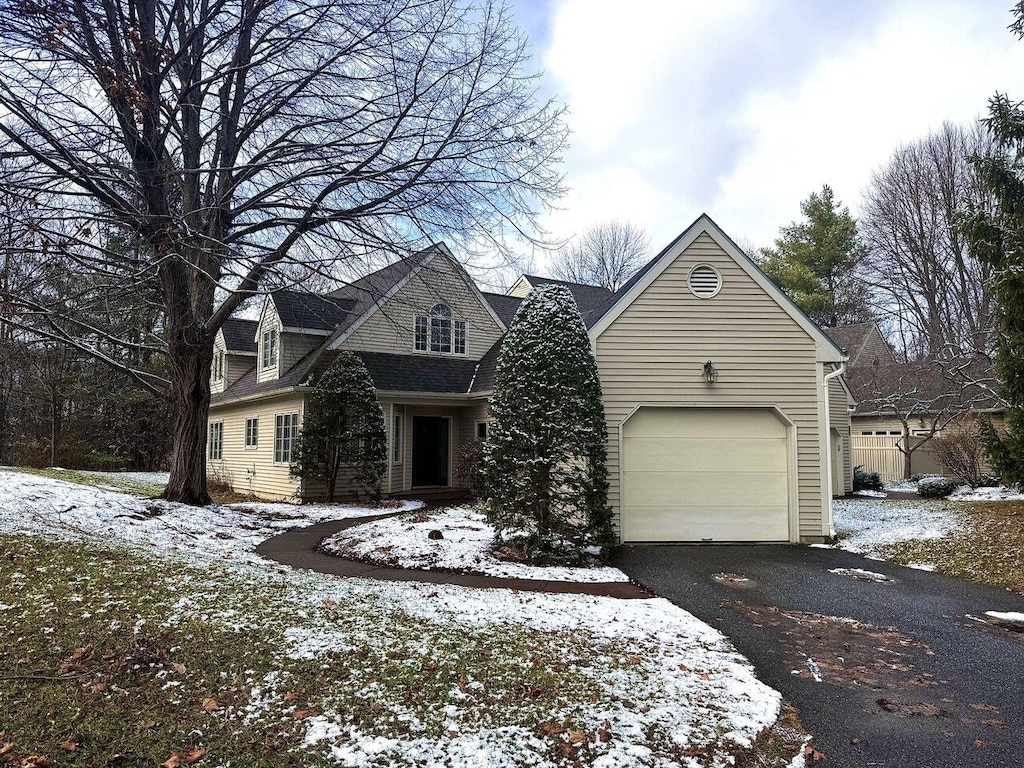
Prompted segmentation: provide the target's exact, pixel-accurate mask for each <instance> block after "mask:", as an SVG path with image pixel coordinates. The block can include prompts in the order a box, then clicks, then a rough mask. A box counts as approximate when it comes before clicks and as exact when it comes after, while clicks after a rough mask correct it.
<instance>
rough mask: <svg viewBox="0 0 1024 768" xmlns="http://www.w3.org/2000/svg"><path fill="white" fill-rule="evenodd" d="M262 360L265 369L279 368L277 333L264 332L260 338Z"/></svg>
mask: <svg viewBox="0 0 1024 768" xmlns="http://www.w3.org/2000/svg"><path fill="white" fill-rule="evenodd" d="M260 350H261V351H260V360H261V361H262V367H263V368H274V367H276V366H277V331H264V332H263V336H262V337H261V338H260Z"/></svg>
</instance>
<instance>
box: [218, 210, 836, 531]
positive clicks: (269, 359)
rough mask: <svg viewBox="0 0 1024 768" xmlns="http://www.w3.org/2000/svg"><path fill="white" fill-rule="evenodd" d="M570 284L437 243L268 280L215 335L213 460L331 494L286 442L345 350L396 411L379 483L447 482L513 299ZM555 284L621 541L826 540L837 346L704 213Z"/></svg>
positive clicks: (481, 404)
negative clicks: (599, 438)
mask: <svg viewBox="0 0 1024 768" xmlns="http://www.w3.org/2000/svg"><path fill="white" fill-rule="evenodd" d="M558 282H559V281H554V280H548V279H547V278H539V277H535V276H524V277H523V278H521V279H520V280H519V281H518V282H517V283H516V285H515V286H514V287H513V290H512V291H510V292H509V294H504V295H503V294H494V293H485V292H481V291H480V290H479V289H478V288H477V286H476V285H475V284H474V282H473V280H472V279H471V278H470V277H469V276H468V275H467V274H466V272H465V271H464V270H463V268H462V267H461V266H460V265H459V263H458V262H457V261H456V259H454V258H453V257H452V255H451V254H450V253H449V251H448V249H447V248H446V247H445V246H444V245H443V244H439V245H434V246H431V247H430V248H427V249H425V250H423V251H420V252H418V253H415V254H413V255H411V256H409V257H407V258H405V259H402V260H401V261H399V262H396V263H395V264H392V265H391V266H388V267H385V268H384V269H382V270H379V271H378V272H375V273H373V274H372V275H369V276H367V277H365V278H362V279H361V280H357V281H355V282H354V283H352V284H350V285H348V286H346V287H344V288H342V289H340V290H338V291H335V292H333V293H331V294H329V295H326V296H314V295H311V294H303V293H298V292H295V291H279V292H277V293H274V294H271V295H270V296H268V297H267V298H266V299H265V303H264V306H263V311H262V314H261V317H260V320H259V321H258V323H255V324H246V325H240V324H239V323H240V322H244V321H237V320H231V321H229V323H228V324H227V325H225V331H224V332H223V333H222V334H221V335H220V336H219V337H218V339H217V354H218V355H221V354H222V355H223V360H224V362H223V364H221V365H220V367H219V368H217V369H215V371H214V373H215V375H216V374H218V373H220V378H219V379H217V380H216V381H214V389H215V394H214V396H213V403H212V406H211V409H210V437H211V439H210V447H209V451H210V464H211V467H212V468H213V471H216V472H220V473H222V474H223V475H225V476H229V479H230V480H231V481H232V482H233V484H234V486H235V488H236V489H237V490H239V491H242V492H251V493H253V494H256V495H259V496H262V497H266V498H282V499H304V498H316V497H317V496H318V495H319V494H322V488H321V487H320V486H319V485H317V484H311V483H304V482H302V481H299V480H297V479H294V478H292V477H290V476H289V471H288V464H289V459H290V451H291V446H292V445H293V441H294V440H295V437H296V435H297V434H298V430H299V427H300V424H301V420H302V414H303V409H304V407H305V399H306V393H307V392H308V390H309V385H310V381H311V379H312V377H313V376H315V374H316V373H317V372H318V371H321V370H323V369H324V368H325V367H326V366H327V365H329V364H330V362H331V361H332V360H333V359H334V357H335V355H336V354H337V352H338V351H339V350H350V351H352V352H355V353H356V354H357V355H359V356H360V357H361V358H362V360H363V361H364V362H365V364H366V367H367V369H368V370H369V373H370V376H371V377H372V379H373V381H374V384H375V385H376V387H377V393H378V396H379V398H380V400H381V403H382V405H383V407H384V411H385V415H386V420H387V433H388V445H389V466H390V471H389V472H388V473H387V476H386V477H385V479H384V490H385V492H387V493H390V494H394V495H429V494H430V493H432V492H434V493H436V492H443V491H446V490H448V491H450V490H451V489H452V486H453V480H452V471H451V470H452V467H453V465H454V464H455V460H456V457H457V455H458V452H459V449H460V448H461V447H462V446H463V445H464V444H466V443H467V442H469V441H470V440H472V439H473V438H475V437H479V438H483V439H486V436H487V424H488V419H489V415H488V409H487V402H488V397H489V395H490V391H491V388H492V386H493V379H494V369H495V363H496V362H497V358H498V353H499V350H500V342H501V339H502V336H503V334H504V332H505V330H506V329H507V327H508V325H509V324H510V323H511V322H512V318H513V316H514V314H515V311H516V309H517V307H518V305H519V303H520V301H521V297H522V296H523V295H525V294H526V293H527V292H529V290H530V289H531V288H533V287H536V286H538V285H540V284H546V283H558ZM561 284H563V285H566V286H567V287H568V288H569V289H570V290H571V291H572V292H573V295H574V296H575V297H576V301H577V303H578V305H579V308H580V312H581V314H582V316H583V318H584V320H585V322H586V324H587V327H588V328H589V331H590V338H591V341H592V343H593V345H594V351H595V355H596V358H597V364H598V369H599V371H600V376H601V384H602V388H603V392H604V404H605V412H606V417H607V422H608V432H609V441H608V470H609V482H610V492H609V501H610V503H611V505H612V507H613V510H614V513H615V524H616V528H617V531H618V533H619V536H620V539H621V540H623V541H820V540H821V539H823V538H824V537H827V536H829V535H830V534H831V530H832V520H831V495H832V493H831V492H830V491H834V492H836V493H842V492H844V491H845V490H846V489H847V488H848V487H849V485H850V472H851V466H850V461H849V447H848V445H847V443H848V436H849V424H850V421H849V404H850V399H849V393H848V391H847V390H846V389H845V388H844V385H843V383H842V377H841V376H836V374H837V373H838V371H839V370H840V368H839V366H841V365H842V364H843V361H844V355H843V353H842V351H841V350H840V349H839V348H838V347H837V346H836V345H835V344H834V343H833V342H832V341H831V340H830V339H829V338H828V336H826V335H825V334H824V333H823V332H822V331H821V330H820V329H819V328H817V327H816V326H815V325H814V323H812V322H811V321H810V320H809V319H808V318H807V317H806V316H805V315H804V314H803V313H802V312H801V311H800V310H799V309H798V308H797V307H796V306H795V305H794V304H793V303H792V302H791V301H790V300H789V299H788V298H787V297H786V296H785V295H784V294H783V293H782V292H781V291H780V290H779V289H778V288H777V287H776V286H775V285H774V284H772V282H771V281H770V280H768V278H767V277H765V275H764V274H763V273H762V272H761V271H760V270H759V269H758V268H757V267H756V266H755V265H754V263H753V262H752V261H751V260H750V259H749V258H748V257H747V256H745V255H744V254H743V253H742V251H741V250H740V249H739V248H738V247H737V246H736V245H735V244H734V243H733V242H732V240H730V239H729V238H728V237H727V236H726V235H725V234H724V233H723V232H722V231H721V230H720V229H719V228H718V226H717V225H716V224H715V223H714V222H713V221H712V220H711V219H710V218H708V217H707V216H701V217H700V218H699V219H698V220H697V221H696V222H694V223H693V224H692V225H691V226H690V227H689V228H688V229H687V230H686V231H685V232H683V233H682V234H681V235H680V236H679V237H678V238H676V239H675V240H674V241H673V242H672V243H671V244H670V245H669V246H668V247H667V248H665V249H664V250H663V251H662V252H661V253H660V254H658V256H656V257H655V258H654V259H653V260H651V261H650V262H649V263H648V264H647V265H646V266H644V267H643V268H642V269H641V270H640V271H639V272H638V273H637V274H636V275H635V276H634V277H633V279H631V280H630V281H629V282H628V283H626V284H625V285H624V286H623V287H622V288H621V289H620V290H619V291H618V292H616V293H614V294H612V293H610V292H608V291H606V290H605V289H603V288H596V287H594V286H584V285H576V284H568V283H561ZM517 294H518V295H517ZM709 361H710V362H711V363H712V365H713V368H714V369H715V371H716V373H715V375H714V376H712V377H711V378H713V379H714V380H713V381H712V382H709V381H707V380H706V376H705V363H707V362H709ZM243 369H244V370H243ZM826 377H829V379H828V380H826ZM844 441H845V442H844Z"/></svg>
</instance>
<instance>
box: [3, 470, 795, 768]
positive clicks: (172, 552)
mask: <svg viewBox="0 0 1024 768" xmlns="http://www.w3.org/2000/svg"><path fill="white" fill-rule="evenodd" d="M378 512H379V510H373V509H367V508H359V507H341V506H323V505H321V506H319V507H318V506H308V507H307V506H301V507H295V506H291V505H262V504H260V505H237V506H228V507H217V506H210V507H202V508H196V507H188V506H185V505H181V504H171V503H168V502H162V501H153V500H143V499H138V498H135V497H132V496H129V495H126V494H121V493H115V492H112V491H107V490H103V489H100V488H96V487H90V486H82V485H76V484H74V483H69V482H64V481H60V480H53V479H50V478H45V477H39V476H36V475H28V474H24V473H19V472H0V533H7V534H30V535H37V536H43V537H48V538H51V539H60V540H65V541H79V542H81V541H85V542H97V543H100V544H105V545H108V546H109V545H114V546H120V545H127V546H129V547H131V548H133V549H134V550H136V551H138V552H141V553H142V554H144V555H146V556H149V557H159V558H165V559H168V560H170V561H171V562H184V563H193V564H196V565H199V566H201V567H203V568H205V567H206V566H209V565H210V564H211V563H216V564H217V565H218V570H224V571H229V572H232V573H234V574H236V575H237V576H238V577H240V578H242V579H244V581H245V583H247V584H251V585H253V589H254V591H259V590H260V589H262V588H263V587H272V588H273V589H274V594H275V598H274V599H275V601H279V602H280V604H281V605H284V606H287V607H288V609H289V610H288V611H284V612H276V611H275V614H274V615H275V617H277V619H276V620H279V621H281V622H282V624H278V625H275V626H277V627H280V629H281V630H282V633H283V638H284V639H283V641H282V646H281V647H280V648H279V649H278V650H276V651H275V652H276V653H279V654H280V655H281V656H282V657H287V656H290V655H294V656H302V657H303V658H307V659H320V658H325V659H326V658H327V657H329V655H331V654H333V653H334V652H336V651H339V650H343V649H344V648H346V647H348V644H350V643H351V642H352V639H353V637H357V639H358V641H359V642H361V643H377V644H380V645H381V647H387V649H388V652H394V651H396V650H397V651H401V650H402V646H401V643H402V642H406V643H418V642H419V641H418V640H417V639H415V638H413V639H411V640H405V641H402V640H396V639H394V638H391V637H390V636H389V634H388V633H387V632H381V631H380V628H381V627H382V626H387V625H388V623H389V621H399V620H401V621H408V619H409V618H410V617H411V618H413V619H416V620H419V621H422V622H425V624H426V625H434V626H438V627H443V628H445V629H446V630H449V631H450V630H451V629H452V628H457V629H458V631H460V632H463V631H471V630H481V631H486V632H493V633H497V634H499V635H502V634H504V633H506V632H508V631H509V630H513V629H516V628H527V629H529V630H533V631H540V632H544V633H557V634H559V635H561V636H563V637H571V638H573V642H575V643H578V644H580V645H581V646H583V647H589V648H593V649H594V651H593V653H594V654H595V657H594V658H595V661H592V662H590V664H585V665H583V666H580V667H579V668H578V670H577V671H578V673H579V674H582V675H588V676H590V677H592V681H593V686H594V689H595V691H597V692H598V695H595V696H594V697H593V698H589V699H586V700H581V701H574V702H571V704H565V703H553V704H552V708H551V709H552V715H551V716H552V717H555V718H558V719H559V720H562V719H568V718H571V719H572V720H573V722H576V723H578V724H579V727H581V728H584V729H586V730H587V731H588V732H591V733H593V732H596V731H597V730H598V729H600V728H601V727H602V724H603V723H604V722H605V721H607V722H608V723H609V724H610V726H611V731H612V732H613V733H614V739H613V740H612V741H610V742H608V743H600V744H598V743H594V744H593V745H592V749H593V750H594V751H595V754H594V755H593V759H592V760H591V764H592V765H594V766H599V767H600V768H617V767H618V766H654V765H663V764H666V761H665V760H664V759H662V758H661V757H659V756H658V755H655V754H654V753H652V752H651V750H650V748H649V747H648V746H647V745H648V743H649V742H650V737H649V734H650V733H651V732H652V730H654V731H658V732H659V733H661V732H663V733H667V734H669V736H670V738H671V739H672V741H673V742H674V743H676V744H679V745H680V746H684V747H685V746H686V745H688V744H697V745H703V744H718V743H719V742H724V743H725V746H723V747H722V748H721V749H722V751H716V753H715V754H714V755H712V756H711V757H710V759H709V760H708V761H707V764H708V765H713V766H722V767H723V768H724V766H726V765H729V764H731V762H732V760H731V756H730V755H729V754H728V744H729V743H733V744H738V745H749V744H751V743H752V741H753V739H754V738H755V737H756V736H757V735H758V734H759V733H760V732H761V731H762V730H763V729H764V728H766V727H768V726H770V725H771V724H772V723H773V722H775V720H776V719H777V717H778V713H779V707H780V701H781V697H780V695H779V694H778V692H776V691H775V690H774V689H772V688H770V687H768V686H767V685H765V684H764V683H762V682H761V681H759V680H758V679H757V677H756V676H755V675H754V670H753V668H752V666H751V665H750V663H749V662H748V661H747V660H746V659H745V658H744V657H743V656H741V655H740V654H739V653H737V652H736V650H735V649H734V648H733V647H732V646H731V645H730V644H729V642H728V641H727V639H726V638H725V637H724V636H723V635H721V633H719V632H718V631H717V630H716V629H714V628H712V627H710V626H708V625H707V624H704V623H703V622H701V621H699V620H698V619H696V618H695V617H694V616H692V615H691V614H689V613H687V612H686V611H684V610H681V609H680V608H677V607H676V606H674V605H672V604H671V603H669V602H668V601H667V600H663V599H660V598H655V599H641V600H618V599H615V598H609V597H598V596H591V595H577V594H548V593H533V592H517V591H513V590H505V589H469V588H464V587H457V586H452V585H444V584H421V583H391V582H375V581H371V580H368V579H359V578H347V579H338V578H335V577H332V576H328V575H324V574H317V573H311V572H305V571H301V570H292V569H286V568H283V567H282V566H280V565H278V564H276V563H274V564H270V563H268V562H267V561H265V560H262V559H261V558H259V557H258V556H257V555H256V554H255V551H254V550H255V546H256V545H257V544H258V543H260V542H262V541H263V540H264V539H266V538H268V537H270V536H273V535H274V534H276V533H278V532H280V531H281V530H284V529H287V528H291V527H294V526H296V525H306V524H311V523H315V522H318V521H320V520H322V519H330V518H338V517H346V516H347V517H358V516H364V515H368V514H374V513H378ZM17 576H18V574H17V573H16V574H12V576H11V578H12V579H14V578H16V577H17ZM192 578H194V577H191V576H190V577H188V579H186V580H185V581H183V582H181V583H180V584H179V585H178V589H180V590H181V595H180V597H178V598H177V599H176V601H175V603H174V604H175V606H176V608H175V609H174V610H175V611H193V610H196V609H195V608H194V607H193V604H192V602H190V600H189V598H193V599H205V598H203V597H202V595H203V589H204V587H203V585H202V584H201V583H199V582H198V580H197V582H196V583H192V582H191V581H190V579H192ZM210 578H211V579H216V578H218V577H217V576H216V574H211V577H210ZM345 604H349V605H359V606H365V608H364V609H362V612H361V613H360V612H356V613H354V614H344V620H343V621H341V622H340V626H339V621H338V620H337V619H332V618H331V616H330V612H329V611H326V610H325V606H330V605H345ZM206 611H208V612H209V613H210V615H209V616H208V617H206V616H205V611H204V620H209V621H219V622H222V623H223V622H225V621H226V622H228V623H229V624H231V625H232V626H233V625H234V624H236V623H238V622H239V621H240V620H241V621H242V622H245V621H246V618H245V617H244V616H240V615H239V614H238V613H237V612H236V611H235V610H233V609H231V608H229V607H227V606H225V607H224V609H223V610H221V611H219V612H218V611H217V610H216V609H212V608H207V609H206ZM172 619H173V617H172ZM143 620H144V619H142V618H141V617H140V619H139V621H143ZM354 621H355V622H362V623H361V624H360V623H357V624H355V625H353V622H354ZM138 626H139V625H136V629H137V628H138ZM246 626H248V625H246ZM258 629H259V626H258V625H255V624H254V631H258ZM42 631H46V628H43V629H42ZM425 632H426V636H428V637H429V632H430V629H429V628H427V627H425ZM354 633H357V634H354ZM395 643H398V645H397V647H393V645H392V644H395ZM598 649H602V650H598ZM603 649H614V650H603ZM599 653H604V654H607V653H613V654H615V655H616V656H618V655H620V654H621V657H622V659H629V662H628V663H625V662H622V663H599V661H600V657H598V656H596V654H599ZM420 654H422V650H421V651H420ZM634 660H635V661H634ZM282 662H283V659H282ZM606 662H607V660H606ZM591 665H592V666H591ZM370 685H371V684H367V686H368V688H367V690H368V695H371V694H372V695H374V696H381V694H380V692H379V690H378V689H374V690H373V691H371V690H370ZM248 686H249V688H250V690H251V699H250V702H249V705H248V706H247V707H246V709H245V711H244V713H243V715H242V716H243V718H253V719H255V718H260V717H266V716H270V715H272V713H273V712H274V711H276V710H277V709H278V708H279V707H280V706H281V705H282V703H283V696H284V692H285V691H286V690H287V687H286V681H285V680H283V679H279V678H278V677H276V673H271V675H268V676H267V677H262V676H260V677H257V676H255V675H253V676H252V679H251V680H250V681H248ZM466 690H467V691H473V689H472V688H470V687H469V686H467V688H466ZM473 695H481V694H480V693H478V692H473ZM483 695H485V694H483ZM449 701H450V702H451V703H450V706H451V707H452V711H451V712H448V711H447V710H445V712H444V713H443V716H444V717H445V718H447V719H450V720H451V721H452V725H454V726H455V727H456V728H457V732H456V731H455V730H454V729H453V731H452V733H453V735H450V736H447V737H444V738H436V739H430V738H426V737H425V736H423V735H422V734H420V733H417V732H415V729H413V728H412V727H411V726H410V727H408V728H397V729H395V730H393V731H385V732H384V735H381V733H373V734H371V733H364V732H360V731H358V730H355V729H353V727H352V726H351V724H350V723H346V714H345V713H344V712H340V711H335V708H332V705H331V701H330V694H329V691H328V692H325V698H324V700H323V701H322V702H320V704H319V705H320V706H321V712H320V713H319V714H318V715H316V716H315V717H312V718H309V720H308V721H307V731H306V734H305V741H306V743H307V745H308V748H309V749H316V750H323V751H324V753H325V754H326V755H327V756H329V757H333V758H335V759H337V760H339V761H345V762H346V764H349V765H369V764H374V765H380V764H407V763H411V764H432V765H446V766H451V768H472V767H473V766H479V765H488V766H498V767H500V768H504V766H510V767H511V766H520V765H527V764H528V765H532V766H536V767H537V768H548V767H553V766H554V765H556V764H559V761H558V759H557V758H556V757H554V756H553V755H552V754H551V751H550V748H551V744H550V742H548V741H544V742H542V741H541V740H539V739H538V738H537V736H536V735H534V733H533V731H532V730H530V729H526V728H522V727H515V726H510V727H502V728H497V727H486V726H484V725H480V724H479V723H478V722H477V718H476V716H475V715H474V710H473V707H472V706H469V705H466V706H463V705H461V704H457V703H456V702H454V701H452V700H449ZM625 702H638V703H642V706H636V705H633V704H630V705H628V706H627V705H626V703H625ZM377 703H378V704H379V705H380V707H381V709H382V716H381V720H382V722H386V721H387V718H388V717H391V718H393V719H395V720H396V721H397V720H398V719H400V718H406V717H408V708H407V707H406V705H405V702H404V701H403V700H402V699H401V697H400V696H396V697H392V698H387V697H381V698H380V699H379V700H377ZM260 713H264V714H262V715H261V714H260Z"/></svg>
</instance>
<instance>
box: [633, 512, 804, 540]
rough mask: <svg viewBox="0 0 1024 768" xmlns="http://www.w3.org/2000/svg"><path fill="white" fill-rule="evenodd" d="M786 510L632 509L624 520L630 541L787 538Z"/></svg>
mask: <svg viewBox="0 0 1024 768" xmlns="http://www.w3.org/2000/svg"><path fill="white" fill-rule="evenodd" d="M785 512H786V510H785V509H781V508H779V507H748V508H746V509H743V510H736V511H732V510H730V511H729V512H728V513H725V512H722V513H721V514H719V515H715V514H714V513H713V512H712V511H711V510H708V509H707V508H703V507H642V508H638V509H632V510H631V511H630V515H629V516H628V517H627V518H625V521H624V523H623V530H622V535H623V539H624V540H626V541H636V542H640V541H785V540H786V539H787V538H788V537H789V526H788V525H787V523H786V516H785V514H784V513H785Z"/></svg>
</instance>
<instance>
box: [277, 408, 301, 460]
mask: <svg viewBox="0 0 1024 768" xmlns="http://www.w3.org/2000/svg"><path fill="white" fill-rule="evenodd" d="M298 436H299V414H297V413H279V414H277V415H276V416H274V463H275V464H290V463H291V461H292V448H293V447H294V445H295V439H296V438H297V437H298Z"/></svg>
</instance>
